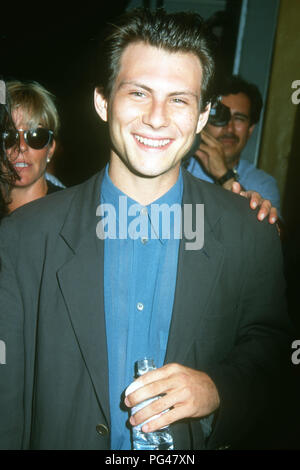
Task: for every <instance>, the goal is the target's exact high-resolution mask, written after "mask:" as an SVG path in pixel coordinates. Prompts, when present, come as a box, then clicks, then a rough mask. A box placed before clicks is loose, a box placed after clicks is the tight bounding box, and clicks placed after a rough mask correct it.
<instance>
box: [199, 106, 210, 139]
mask: <svg viewBox="0 0 300 470" xmlns="http://www.w3.org/2000/svg"><path fill="white" fill-rule="evenodd" d="M210 108H211V103H208V105H207V106H206V108H205V110H204V111H203V112H202V113H200V114H199V118H198V124H197V130H196V134H199V132H201V131H202V129H203V127H204V126H205V124H206V123H207V120H208V116H209V113H210Z"/></svg>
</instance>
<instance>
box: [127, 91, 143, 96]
mask: <svg viewBox="0 0 300 470" xmlns="http://www.w3.org/2000/svg"><path fill="white" fill-rule="evenodd" d="M130 94H131V95H132V96H136V97H138V98H143V97H144V96H145V93H143V92H142V91H132V92H131V93H130Z"/></svg>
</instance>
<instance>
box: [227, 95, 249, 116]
mask: <svg viewBox="0 0 300 470" xmlns="http://www.w3.org/2000/svg"><path fill="white" fill-rule="evenodd" d="M222 103H223V104H225V106H227V107H228V108H230V110H231V111H232V112H237V113H242V114H246V115H247V116H249V115H250V110H251V102H250V99H249V97H248V96H247V95H246V94H245V93H242V92H240V93H236V94H229V95H223V96H222Z"/></svg>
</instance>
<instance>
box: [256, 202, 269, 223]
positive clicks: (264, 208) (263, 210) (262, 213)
mask: <svg viewBox="0 0 300 470" xmlns="http://www.w3.org/2000/svg"><path fill="white" fill-rule="evenodd" d="M271 207H272V204H271V202H270V201H269V200H268V199H265V200H264V201H263V202H262V204H261V207H260V209H259V211H258V213H257V218H258V220H264V219H265V218H266V217H267V216H268V215H269V214H270V210H271Z"/></svg>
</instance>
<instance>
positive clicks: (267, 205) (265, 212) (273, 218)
mask: <svg viewBox="0 0 300 470" xmlns="http://www.w3.org/2000/svg"><path fill="white" fill-rule="evenodd" d="M232 192H234V193H236V194H240V196H243V197H246V198H247V199H249V201H250V207H251V209H256V208H257V207H260V209H259V211H258V213H257V218H258V220H264V219H265V218H266V217H267V216H269V223H270V224H275V222H277V220H278V214H277V209H276V207H273V206H272V204H271V202H270V201H269V200H268V199H263V198H262V197H261V195H260V194H259V193H257V192H256V191H245V190H244V189H243V188H242V186H241V185H240V184H239V183H237V182H234V183H233V185H232Z"/></svg>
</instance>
